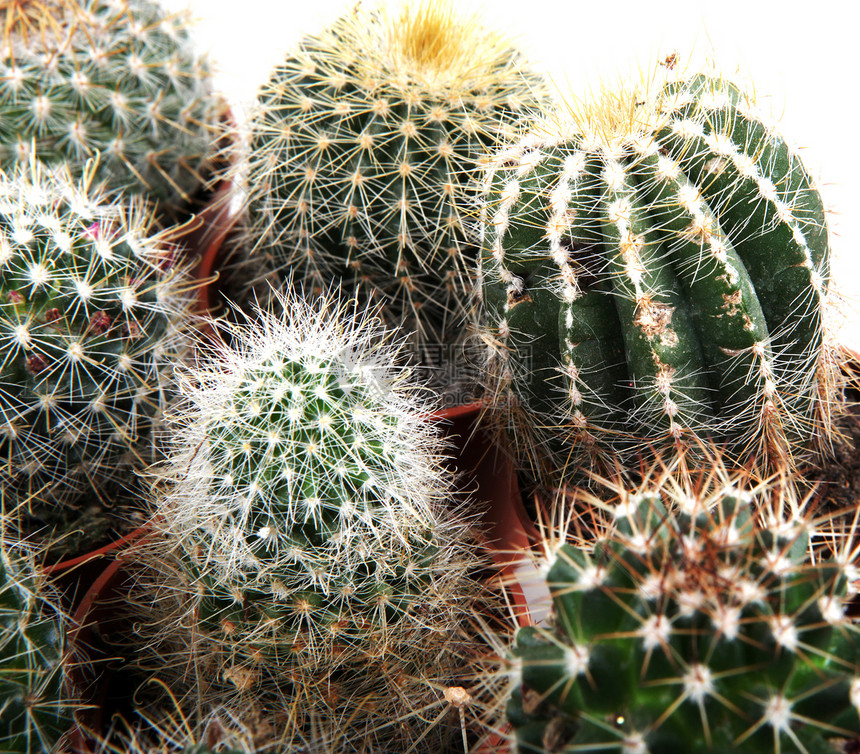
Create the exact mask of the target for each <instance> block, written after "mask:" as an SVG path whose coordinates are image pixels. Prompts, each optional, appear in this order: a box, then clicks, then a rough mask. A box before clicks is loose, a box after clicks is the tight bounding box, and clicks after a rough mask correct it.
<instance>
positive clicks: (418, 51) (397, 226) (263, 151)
mask: <svg viewBox="0 0 860 754" xmlns="http://www.w3.org/2000/svg"><path fill="white" fill-rule="evenodd" d="M543 92H544V88H543V85H542V84H541V83H540V82H539V81H538V79H537V77H536V76H534V75H532V74H530V73H528V72H527V71H526V70H525V66H524V64H523V60H522V58H521V56H520V55H519V53H517V52H516V51H515V50H514V49H513V48H512V47H510V46H509V44H508V43H507V42H506V41H505V40H503V39H502V38H501V37H500V36H499V35H496V34H493V33H492V32H490V31H487V30H486V29H484V28H483V27H482V26H480V25H477V24H476V23H472V22H471V21H470V20H468V19H458V18H456V17H455V16H454V14H453V12H452V11H451V8H450V6H446V5H445V4H444V3H438V2H424V3H414V4H412V5H410V6H408V7H407V8H405V9H404V10H403V12H402V15H401V16H399V17H394V18H389V16H388V15H387V14H386V13H385V12H383V11H374V12H367V11H362V10H356V11H355V12H354V13H352V14H350V15H348V16H345V17H343V18H341V19H340V20H339V21H337V22H336V23H335V24H334V25H333V26H332V27H331V28H330V29H328V30H327V31H325V32H324V33H322V34H320V35H319V36H316V37H309V38H307V39H305V40H304V41H303V43H302V45H301V47H300V49H299V50H298V51H297V52H296V53H295V54H293V55H291V56H290V57H288V58H287V60H286V61H285V62H284V63H283V64H282V65H280V66H279V67H278V68H277V69H276V70H275V72H274V73H273V75H272V77H271V79H270V81H269V82H268V83H267V84H266V86H265V87H264V88H263V90H262V91H261V93H260V95H259V103H258V112H257V115H256V117H255V118H254V121H253V124H252V141H251V154H252V157H251V164H250V169H249V172H250V177H249V183H250V193H251V199H250V203H249V212H250V218H251V225H252V227H251V231H250V232H251V235H252V240H253V242H254V243H255V245H256V246H257V247H258V248H262V249H267V250H270V251H271V253H272V254H273V255H274V257H275V262H276V264H277V265H278V266H279V267H280V268H281V269H282V270H289V271H294V273H295V275H296V277H297V278H303V279H304V280H305V281H306V286H307V287H308V288H309V289H314V290H315V291H321V290H324V289H326V288H327V287H328V286H329V284H330V282H331V281H332V280H339V281H341V283H342V284H343V285H344V286H345V287H347V288H348V289H350V290H355V291H357V292H359V294H361V295H363V296H366V297H368V298H375V299H376V300H380V301H384V302H385V303H386V306H385V308H384V309H383V310H382V311H383V316H384V317H385V319H386V321H387V322H388V323H389V324H393V325H400V324H401V322H402V321H403V320H404V319H405V320H406V321H407V322H408V323H410V326H411V327H412V328H413V329H415V330H416V331H417V332H418V338H419V340H420V342H422V343H423V342H426V343H429V344H437V343H439V342H440V339H441V338H443V337H444V335H445V334H446V333H450V331H451V328H452V327H457V326H459V324H460V323H461V321H462V320H463V319H464V317H465V313H466V302H467V300H468V292H469V290H470V288H471V285H472V277H471V274H472V273H471V271H472V268H473V264H474V259H475V257H476V255H477V250H476V247H475V245H474V243H473V241H470V240H469V238H468V233H467V232H466V231H467V228H466V225H467V220H466V216H465V215H466V213H467V212H468V209H469V203H470V201H473V200H474V197H473V196H472V195H471V194H470V193H469V192H470V189H469V186H468V179H469V175H470V171H471V170H472V169H473V168H475V167H476V166H477V165H478V164H479V161H480V160H481V159H482V158H483V157H484V154H485V151H486V150H487V149H488V148H490V147H492V146H494V145H496V144H497V143H501V141H502V140H503V139H504V138H509V137H510V136H511V135H512V134H513V133H514V128H515V126H516V125H517V123H518V122H519V121H520V120H521V119H522V117H523V114H524V112H525V110H526V109H527V108H528V107H529V106H535V105H537V104H538V103H539V102H540V101H541V99H542V98H543V97H545V95H544V94H543Z"/></svg>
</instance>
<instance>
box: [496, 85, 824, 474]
mask: <svg viewBox="0 0 860 754" xmlns="http://www.w3.org/2000/svg"><path fill="white" fill-rule="evenodd" d="M602 107H604V109H605V112H604V113H602V114H601V113H600V112H599V109H600V106H598V107H597V108H595V112H594V113H590V114H587V115H588V116H589V117H583V118H582V119H581V121H580V122H579V123H577V124H576V125H575V127H573V128H572V129H570V130H569V131H568V132H566V133H563V132H561V129H559V133H558V134H553V135H546V134H540V133H539V132H538V133H537V134H536V135H532V136H530V137H528V138H526V139H523V140H522V141H521V142H520V143H518V144H517V145H515V146H513V147H509V148H507V149H506V150H504V151H502V152H500V153H499V154H498V155H497V157H496V158H495V160H494V161H493V164H492V166H491V167H490V169H489V170H488V173H487V175H486V177H485V181H484V192H485V196H486V200H485V204H484V208H483V233H484V241H483V246H484V252H483V255H482V263H481V276H482V291H481V298H482V302H483V303H482V308H483V317H484V323H485V329H484V339H485V340H486V341H487V343H488V344H489V370H490V374H491V377H490V379H491V383H492V384H491V391H492V394H493V395H494V396H495V397H496V400H497V402H498V403H499V404H500V408H501V409H502V413H505V412H507V414H508V415H509V417H510V421H511V423H512V424H513V427H512V435H513V436H514V438H513V440H514V443H515V444H520V446H521V449H522V451H523V453H524V454H526V455H527V456H529V457H530V460H531V462H532V463H533V464H534V465H535V466H538V467H539V466H540V464H541V463H542V461H541V460H540V456H541V455H549V456H550V457H552V456H553V455H555V456H556V459H558V458H562V459H563V460H564V461H571V460H577V459H579V460H586V459H587V458H588V457H591V458H595V457H604V458H606V457H611V455H612V453H614V452H617V451H618V450H619V449H621V450H624V449H628V450H629V449H631V448H634V449H638V448H641V445H642V443H643V441H644V442H645V443H651V444H656V445H658V446H659V445H660V444H665V443H669V444H675V445H677V444H679V443H680V444H681V445H686V446H687V447H693V446H695V445H696V444H697V443H698V442H701V441H703V440H705V439H706V438H708V437H715V438H720V439H721V440H724V441H726V444H727V447H728V448H729V449H730V450H731V451H732V452H733V453H735V454H736V456H738V457H740V458H750V457H754V458H757V459H759V460H760V461H762V462H763V463H764V465H765V466H767V464H768V463H771V462H776V463H790V464H791V463H796V462H797V460H799V459H800V458H803V457H804V456H805V454H806V453H807V450H808V449H809V448H810V446H816V448H815V449H816V450H818V449H821V448H822V447H824V446H826V444H827V438H828V436H829V435H830V431H831V430H830V425H829V421H828V416H829V408H828V407H826V406H825V405H822V404H829V403H830V402H832V401H833V400H834V398H833V395H834V391H833V388H832V386H833V382H834V377H833V375H832V373H831V371H830V366H829V362H830V354H829V350H828V348H827V344H826V342H825V332H824V323H823V315H824V304H825V297H826V288H827V279H828V275H829V248H828V245H827V228H826V222H825V215H824V209H823V206H822V202H821V197H820V195H819V194H818V192H817V191H816V190H815V188H814V186H813V184H812V181H811V179H810V178H809V176H808V174H807V173H806V171H805V169H804V168H803V166H802V164H801V163H800V160H799V158H798V157H797V155H796V153H795V152H794V151H793V150H791V149H790V148H789V147H788V145H787V144H786V142H785V141H784V140H783V139H782V138H781V137H780V136H779V135H778V133H777V132H776V131H775V129H774V128H773V127H772V126H770V125H768V124H766V122H765V121H764V120H763V119H762V116H761V115H760V114H759V113H758V111H757V110H756V109H755V108H754V105H753V104H752V103H751V101H750V100H749V99H748V98H746V97H745V96H744V95H742V94H741V93H740V91H739V90H737V89H736V88H734V86H733V85H731V84H729V83H727V82H725V81H723V80H720V79H716V78H711V77H707V76H695V77H692V78H688V79H685V80H683V81H681V82H673V83H670V84H667V85H666V86H665V87H664V89H663V90H662V91H661V92H660V94H659V95H658V96H656V97H654V96H652V97H651V98H649V99H648V100H647V101H646V102H645V103H644V104H643V103H642V102H637V101H636V100H635V99H634V98H633V95H631V99H630V102H629V103H628V104H624V102H623V97H619V99H618V101H611V102H610V104H609V105H603V106H602ZM619 120H620V121H621V122H620V125H619V123H618V121H619ZM516 362H522V363H520V364H519V365H517V366H512V364H514V363H516ZM520 405H521V406H522V408H519V406H520ZM532 414H534V415H536V416H537V419H536V420H530V419H529V415H532ZM530 421H531V424H532V426H528V427H523V425H522V423H529V422H530ZM535 424H537V426H534V425H535ZM516 435H522V436H523V437H524V438H526V439H525V440H524V441H520V440H518V439H517V437H516ZM530 445H533V446H535V447H534V448H533V449H531V450H530V449H529V446H530ZM558 465H559V463H558V461H556V462H555V466H558Z"/></svg>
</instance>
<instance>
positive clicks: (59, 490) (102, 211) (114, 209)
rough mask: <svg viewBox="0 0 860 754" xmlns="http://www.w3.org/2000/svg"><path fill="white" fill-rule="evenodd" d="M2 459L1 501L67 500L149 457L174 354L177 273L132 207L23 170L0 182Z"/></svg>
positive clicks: (179, 315) (185, 301)
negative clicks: (126, 464)
mask: <svg viewBox="0 0 860 754" xmlns="http://www.w3.org/2000/svg"><path fill="white" fill-rule="evenodd" d="M0 194H2V196H1V197H0V349H2V353H3V357H2V362H0V416H2V418H1V419H0V431H2V438H0V449H2V450H0V452H2V455H3V459H4V461H3V469H2V476H3V480H4V485H6V487H5V490H6V495H7V504H11V505H12V507H15V504H13V501H12V499H11V497H9V496H12V495H13V491H14V494H15V495H17V496H18V497H17V503H16V504H18V505H23V506H24V507H31V508H32V507H33V506H35V505H36V504H37V503H47V504H49V505H51V506H54V507H56V506H58V505H64V504H66V503H70V502H72V501H73V499H74V498H75V497H76V496H78V495H80V494H81V493H82V492H86V491H90V492H95V493H96V495H97V496H98V490H99V489H101V488H102V486H103V483H104V481H105V480H106V479H108V478H112V477H113V476H114V475H115V474H116V472H117V467H118V466H119V465H120V462H123V461H127V460H129V458H130V457H131V456H133V455H134V454H136V453H139V454H141V455H146V451H145V446H146V441H147V439H148V438H149V437H150V435H151V428H152V425H153V422H154V421H157V420H158V418H159V413H160V409H161V406H162V404H163V403H164V401H165V387H164V385H163V380H162V379H160V377H159V372H160V371H161V370H163V369H164V367H165V363H166V359H167V358H168V357H170V356H173V357H178V355H179V353H180V352H181V350H182V338H181V337H180V335H181V328H182V325H181V322H182V321H183V320H184V319H185V318H186V317H187V314H188V308H189V305H190V297H189V296H187V295H186V294H184V293H183V288H185V287H187V285H188V284H187V280H186V276H185V273H184V272H183V271H182V269H181V268H180V267H177V266H174V260H173V259H172V251H171V250H170V249H169V248H168V247H167V246H166V245H165V244H164V243H163V242H162V241H161V239H160V238H159V237H157V236H148V235H147V230H148V228H149V226H150V224H151V221H150V220H149V219H148V216H147V214H146V213H144V212H143V211H142V209H141V208H140V207H139V206H132V207H131V208H129V209H128V210H126V209H125V208H123V207H120V206H118V205H110V204H107V203H105V202H104V201H103V199H102V196H101V194H100V192H99V191H98V190H97V189H95V188H91V187H90V185H89V183H88V177H85V178H84V179H82V180H81V181H79V182H73V181H72V180H71V179H70V177H69V176H68V174H67V173H65V172H64V171H60V170H51V169H47V168H43V167H41V166H40V165H39V164H38V163H35V162H33V163H31V165H30V167H29V169H26V170H25V169H18V170H17V171H16V172H15V173H14V174H10V175H9V176H6V175H3V174H0Z"/></svg>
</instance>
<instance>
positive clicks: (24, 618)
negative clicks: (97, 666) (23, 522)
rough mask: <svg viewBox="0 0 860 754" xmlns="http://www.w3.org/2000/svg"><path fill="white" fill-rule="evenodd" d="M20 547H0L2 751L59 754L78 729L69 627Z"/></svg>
mask: <svg viewBox="0 0 860 754" xmlns="http://www.w3.org/2000/svg"><path fill="white" fill-rule="evenodd" d="M23 550H24V548H23V547H22V546H21V545H16V546H13V545H10V544H9V543H8V542H6V541H5V540H4V541H2V542H0V751H3V752H9V754H40V753H41V752H46V751H55V746H56V745H57V743H58V741H59V740H60V738H61V737H62V736H63V734H64V733H66V731H68V730H69V729H70V728H71V727H72V725H73V724H74V720H73V712H74V709H75V706H76V704H75V702H74V701H73V700H72V699H71V693H70V692H71V689H70V686H69V682H68V673H67V665H68V663H69V662H70V661H71V660H70V658H69V657H67V656H66V654H67V650H66V646H65V631H66V628H67V627H68V624H67V622H66V621H65V620H64V619H63V617H62V614H61V613H60V611H59V610H58V608H57V607H56V606H55V603H54V600H52V599H51V598H50V595H49V593H48V591H47V587H46V586H45V584H44V577H43V576H42V575H41V574H39V573H38V572H37V570H36V568H35V566H34V565H33V563H32V560H31V558H30V557H29V556H28V555H27V553H26V552H24V551H23Z"/></svg>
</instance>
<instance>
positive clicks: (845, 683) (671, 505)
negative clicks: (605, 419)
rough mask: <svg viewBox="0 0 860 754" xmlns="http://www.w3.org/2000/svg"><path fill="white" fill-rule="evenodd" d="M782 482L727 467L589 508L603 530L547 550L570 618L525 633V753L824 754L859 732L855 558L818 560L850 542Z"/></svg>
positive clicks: (587, 501)
mask: <svg viewBox="0 0 860 754" xmlns="http://www.w3.org/2000/svg"><path fill="white" fill-rule="evenodd" d="M781 484H785V483H784V482H782V483H778V484H776V485H774V486H770V485H768V484H766V483H760V482H755V481H751V480H750V478H749V477H748V476H745V475H744V474H743V473H737V474H735V475H734V476H731V475H729V474H727V473H726V471H725V469H724V468H722V467H721V466H720V463H719V461H711V462H710V463H709V467H708V469H707V471H703V472H698V471H687V470H686V468H685V466H684V465H683V464H679V465H678V466H677V467H676V468H674V469H662V470H659V471H657V472H655V473H654V474H653V475H652V476H651V477H646V480H645V481H644V482H643V483H642V484H641V485H640V486H638V487H637V486H635V485H631V486H626V480H624V479H621V480H617V479H616V480H614V481H611V482H610V483H609V485H608V486H609V487H611V488H612V489H613V491H614V492H615V493H616V495H617V497H614V498H613V499H612V501H611V503H605V502H603V500H601V499H600V497H599V495H595V494H594V493H587V494H586V493H582V494H580V495H579V496H578V498H576V499H575V500H574V501H573V503H572V504H573V505H574V506H575V507H576V508H577V510H580V511H581V510H583V508H585V509H588V508H590V509H591V510H592V512H593V513H594V514H595V515H594V516H592V517H591V519H589V524H588V530H589V531H592V532H593V531H594V530H595V529H597V530H598V532H599V534H598V537H597V540H596V542H595V541H590V542H589V541H587V540H583V542H582V543H581V544H578V545H577V544H570V543H567V544H562V545H561V546H552V547H550V548H549V549H550V553H549V558H548V561H547V563H546V564H545V568H546V570H545V571H544V573H545V574H546V583H547V586H548V587H549V590H550V593H551V595H552V602H553V607H554V619H553V621H552V623H551V624H549V625H544V626H532V627H527V628H523V629H521V630H520V631H519V632H518V634H517V637H516V642H515V647H514V650H513V654H514V656H515V658H516V659H515V660H514V662H515V667H516V668H517V669H518V671H519V672H518V673H516V674H515V675H517V677H518V680H519V683H518V684H517V687H516V689H515V691H514V693H513V695H512V696H511V699H510V701H509V704H508V717H509V719H510V721H511V722H512V724H513V726H514V728H515V729H516V733H517V739H518V743H519V746H520V750H521V751H523V752H527V751H533V752H534V751H537V752H555V751H577V752H580V751H582V752H589V751H594V752H598V751H599V752H606V754H611V753H613V752H615V753H617V754H634V752H635V753H636V754H646V753H647V754H681V752H684V753H685V754H686V753H687V752H690V753H691V754H705V752H721V753H724V754H728V753H729V752H736V753H737V754H746V753H747V752H748V753H749V754H761V753H762V752H770V751H772V752H776V753H778V752H798V753H800V752H802V753H803V754H812V752H822V753H823V752H825V751H833V750H834V749H831V748H829V743H828V739H833V738H842V739H845V738H854V737H856V736H857V735H858V733H860V717H858V709H860V636H858V629H857V625H856V623H855V622H854V621H853V619H851V618H849V617H848V616H847V615H846V611H845V607H846V601H847V599H848V597H849V595H851V594H853V593H854V591H856V585H855V584H853V583H852V582H854V581H855V580H856V577H857V575H858V571H857V567H856V565H857V564H856V560H855V554H854V551H853V550H852V547H851V545H850V544H849V545H848V546H841V545H840V546H838V547H837V548H834V549H835V550H837V551H836V552H835V553H827V552H824V553H822V552H820V551H819V552H814V553H812V554H811V552H810V550H809V542H810V540H812V541H813V542H816V541H818V542H819V544H820V543H821V542H826V541H827V540H828V539H831V537H834V539H831V541H837V540H836V539H835V535H834V534H833V532H831V533H829V534H828V533H827V532H826V531H822V530H818V529H817V528H816V526H815V525H814V524H813V522H812V521H811V519H810V517H809V516H808V515H806V514H805V512H804V508H805V506H803V505H802V504H798V503H797V501H796V500H795V499H794V498H793V497H792V492H791V490H790V488H788V487H783V488H780V485H781ZM600 509H602V510H603V511H606V512H607V513H608V515H605V514H602V513H599V512H598V511H599V510H600ZM845 541H849V540H845ZM825 549H826V548H825Z"/></svg>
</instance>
